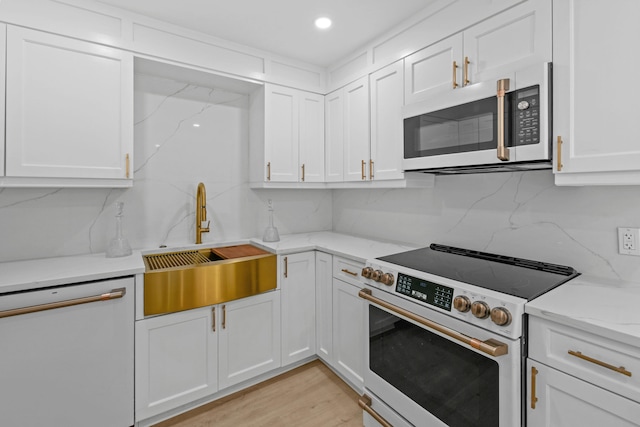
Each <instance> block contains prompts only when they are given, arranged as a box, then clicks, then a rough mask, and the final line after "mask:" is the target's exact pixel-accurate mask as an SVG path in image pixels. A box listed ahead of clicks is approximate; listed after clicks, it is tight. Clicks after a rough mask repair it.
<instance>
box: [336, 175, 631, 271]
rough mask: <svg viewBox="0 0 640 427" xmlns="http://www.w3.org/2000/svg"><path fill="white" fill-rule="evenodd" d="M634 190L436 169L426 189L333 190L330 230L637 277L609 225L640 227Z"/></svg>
mask: <svg viewBox="0 0 640 427" xmlns="http://www.w3.org/2000/svg"><path fill="white" fill-rule="evenodd" d="M639 191H640V189H639V188H638V187H637V186H630V187H557V186H555V185H554V183H553V174H552V172H551V171H530V172H513V173H511V172H510V173H493V174H475V175H456V176H438V177H436V183H435V186H434V187H433V188H429V189H405V190H373V191H366V192H365V191H358V192H354V191H349V190H334V196H333V230H334V231H336V232H342V233H349V234H354V235H360V236H370V237H371V238H378V239H386V240H392V241H400V242H406V243H412V244H417V245H421V246H428V245H429V244H430V243H432V242H437V243H443V244H449V245H452V246H458V247H463V248H469V249H475V250H481V251H486V252H493V253H499V254H505V255H512V256H516V257H521V258H530V259H534V260H540V261H546V262H551V263H556V264H563V265H570V266H572V267H574V268H575V269H576V270H578V271H580V272H581V273H583V274H589V275H595V276H599V277H606V278H611V279H617V280H620V279H622V280H629V281H634V282H640V257H636V256H629V255H619V254H618V235H617V227H640V198H639V197H638V194H639Z"/></svg>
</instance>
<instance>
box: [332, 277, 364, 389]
mask: <svg viewBox="0 0 640 427" xmlns="http://www.w3.org/2000/svg"><path fill="white" fill-rule="evenodd" d="M359 291H360V288H359V287H357V286H353V285H350V284H348V283H345V282H343V281H342V280H338V279H333V354H334V356H333V361H334V364H333V367H334V368H335V369H336V370H337V371H338V372H339V373H340V374H342V375H343V376H344V377H345V378H346V379H347V380H348V381H349V382H351V384H352V385H353V386H354V387H356V389H358V390H360V391H362V389H363V386H364V377H363V375H364V364H365V360H364V339H365V334H366V330H365V324H364V310H365V306H366V305H365V302H364V300H363V299H362V298H360V297H359V296H358V292H359Z"/></svg>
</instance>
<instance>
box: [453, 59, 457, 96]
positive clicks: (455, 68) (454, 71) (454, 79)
mask: <svg viewBox="0 0 640 427" xmlns="http://www.w3.org/2000/svg"><path fill="white" fill-rule="evenodd" d="M456 74H458V64H457V63H456V61H453V88H454V89H455V88H457V87H458V82H457V81H456V78H457V77H456Z"/></svg>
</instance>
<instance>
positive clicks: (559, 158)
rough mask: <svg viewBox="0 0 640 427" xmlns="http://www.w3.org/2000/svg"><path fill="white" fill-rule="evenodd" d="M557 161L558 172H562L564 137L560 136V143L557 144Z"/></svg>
mask: <svg viewBox="0 0 640 427" xmlns="http://www.w3.org/2000/svg"><path fill="white" fill-rule="evenodd" d="M556 154H557V155H556V161H557V162H558V163H557V170H558V172H560V171H561V170H562V137H561V136H560V135H558V143H557V144H556Z"/></svg>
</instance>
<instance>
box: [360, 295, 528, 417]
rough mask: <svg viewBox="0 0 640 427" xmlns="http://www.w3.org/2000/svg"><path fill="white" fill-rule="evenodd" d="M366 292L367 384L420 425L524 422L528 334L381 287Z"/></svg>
mask: <svg viewBox="0 0 640 427" xmlns="http://www.w3.org/2000/svg"><path fill="white" fill-rule="evenodd" d="M360 297H362V298H364V299H366V300H367V301H368V302H369V303H368V307H367V311H368V313H367V322H368V335H369V337H368V338H369V339H368V340H367V344H366V352H365V355H366V362H367V367H366V370H365V380H364V382H365V387H366V388H367V389H368V390H370V391H371V392H372V393H373V394H374V395H376V396H377V397H379V398H380V399H381V400H382V401H383V402H385V403H386V404H387V405H388V406H389V407H391V408H393V409H394V410H395V411H397V412H398V413H399V414H400V415H401V416H402V417H403V418H405V419H407V420H408V421H409V422H411V423H412V424H414V425H429V426H449V427H489V426H495V427H513V426H516V425H521V422H522V419H521V414H522V410H521V402H522V401H521V391H522V390H521V361H522V360H521V356H520V340H516V341H513V340H510V339H507V338H503V337H499V336H497V335H495V334H492V333H491V332H489V331H485V330H483V329H481V328H478V327H475V326H473V325H470V324H467V323H465V322H462V321H460V320H458V319H454V318H452V317H449V316H447V315H445V314H442V313H438V312H436V311H434V310H431V309H429V308H427V307H424V306H421V305H419V304H416V303H413V302H411V301H407V300H405V299H403V298H400V297H398V296H395V295H392V294H389V293H387V292H384V291H379V290H377V289H374V290H370V289H368V288H366V289H363V290H361V291H360Z"/></svg>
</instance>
